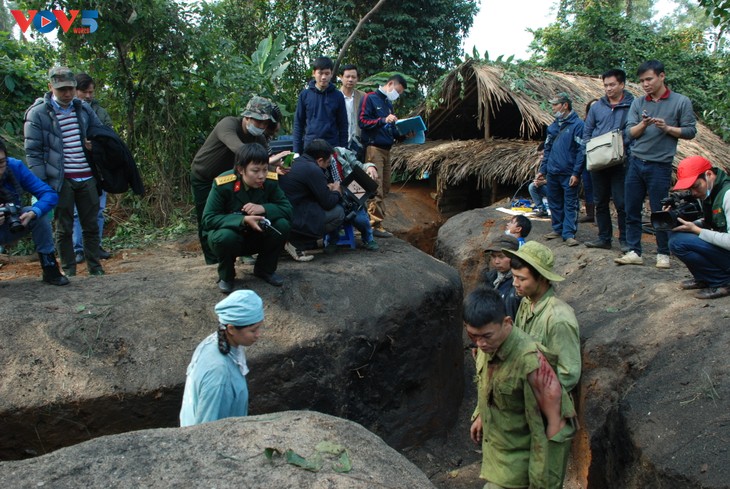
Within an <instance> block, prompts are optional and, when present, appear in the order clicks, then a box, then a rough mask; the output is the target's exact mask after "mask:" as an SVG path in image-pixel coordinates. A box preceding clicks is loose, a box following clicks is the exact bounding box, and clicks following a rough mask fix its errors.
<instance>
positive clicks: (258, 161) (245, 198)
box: [202, 143, 292, 294]
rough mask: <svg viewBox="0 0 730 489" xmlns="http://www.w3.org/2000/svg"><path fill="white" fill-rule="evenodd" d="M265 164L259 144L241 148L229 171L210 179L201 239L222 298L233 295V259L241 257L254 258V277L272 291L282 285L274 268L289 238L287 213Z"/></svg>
mask: <svg viewBox="0 0 730 489" xmlns="http://www.w3.org/2000/svg"><path fill="white" fill-rule="evenodd" d="M268 159H269V155H268V152H267V151H266V149H265V148H264V147H263V146H261V145H260V144H257V143H252V144H244V145H241V147H240V148H239V149H238V151H237V152H236V161H235V169H234V170H229V171H227V172H224V173H222V174H221V175H220V176H218V177H217V178H216V179H215V185H213V188H212V189H211V191H210V195H209V196H208V202H207V204H206V205H205V211H204V212H203V222H202V225H203V237H204V238H205V239H206V240H207V241H208V246H209V249H210V250H211V252H213V253H214V256H215V257H216V259H217V261H218V288H219V289H220V290H221V292H223V293H225V294H229V293H231V292H232V291H233V279H234V278H235V276H236V269H235V262H236V257H239V256H243V255H253V254H256V253H258V257H257V258H256V264H255V265H254V269H253V274H254V275H255V276H257V277H259V278H261V279H262V280H264V281H266V282H268V283H269V284H271V285H274V286H276V287H281V285H283V283H284V280H283V279H282V278H281V277H280V276H279V275H278V274H277V273H276V268H277V266H278V263H279V255H280V254H281V252H282V251H283V250H284V243H285V242H286V240H287V239H288V237H289V229H290V227H291V215H292V208H291V204H290V203H289V201H288V200H287V198H286V196H285V195H284V192H282V191H281V189H280V188H279V185H277V184H276V182H275V181H274V180H269V179H267V178H266V175H267V173H268ZM264 219H267V220H268V221H269V222H270V225H268V226H267V225H266V222H265V221H264ZM262 221H264V223H263V224H262Z"/></svg>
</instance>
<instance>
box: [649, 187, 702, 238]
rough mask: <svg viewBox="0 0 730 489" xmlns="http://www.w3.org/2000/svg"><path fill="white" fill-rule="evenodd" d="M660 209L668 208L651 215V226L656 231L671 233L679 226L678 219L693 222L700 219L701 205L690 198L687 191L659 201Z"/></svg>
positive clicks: (670, 195)
mask: <svg viewBox="0 0 730 489" xmlns="http://www.w3.org/2000/svg"><path fill="white" fill-rule="evenodd" d="M661 205H662V208H664V207H670V209H669V210H668V211H658V212H652V213H651V225H652V226H654V229H656V230H657V231H671V230H672V229H674V228H676V227H677V226H679V221H677V218H678V217H681V218H682V219H684V220H685V221H689V222H693V221H696V220H697V219H702V218H703V217H704V214H703V212H702V204H701V203H700V202H699V201H698V200H697V199H695V198H694V197H692V194H691V193H690V192H689V191H684V192H675V193H671V194H669V196H668V197H665V198H663V199H662V200H661Z"/></svg>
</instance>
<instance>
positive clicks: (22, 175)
mask: <svg viewBox="0 0 730 489" xmlns="http://www.w3.org/2000/svg"><path fill="white" fill-rule="evenodd" d="M23 192H28V193H30V194H32V195H33V196H34V197H35V198H36V199H37V201H36V202H35V203H34V204H33V205H32V206H31V207H21V202H20V199H21V197H22V194H23ZM57 203H58V194H57V193H56V191H55V190H53V189H52V188H51V187H50V186H49V185H47V184H45V183H44V182H43V181H42V180H40V179H39V178H38V177H36V176H35V175H33V173H31V172H30V170H28V168H27V167H26V166H25V165H24V164H23V162H22V161H20V160H16V159H15V158H9V157H8V156H7V149H6V147H5V143H4V142H3V140H2V139H0V245H5V244H9V243H13V242H15V241H17V240H19V239H20V238H22V237H23V236H25V235H26V234H28V233H29V232H30V233H31V234H32V236H33V243H34V244H35V249H36V251H37V252H38V257H39V258H40V261H41V267H42V268H43V281H44V282H46V283H48V284H51V285H66V284H68V279H67V278H66V276H65V275H63V274H61V271H60V270H59V269H58V262H57V261H56V253H55V251H56V250H55V248H54V245H53V231H52V229H51V222H50V221H49V220H48V217H47V214H48V213H49V212H50V211H51V210H52V209H53V208H54V207H56V204H57Z"/></svg>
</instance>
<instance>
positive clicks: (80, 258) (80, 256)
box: [75, 251, 84, 264]
mask: <svg viewBox="0 0 730 489" xmlns="http://www.w3.org/2000/svg"><path fill="white" fill-rule="evenodd" d="M75 260H76V263H77V264H78V263H83V262H84V252H83V251H77V252H76V258H75Z"/></svg>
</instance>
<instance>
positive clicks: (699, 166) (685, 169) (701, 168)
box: [674, 156, 712, 190]
mask: <svg viewBox="0 0 730 489" xmlns="http://www.w3.org/2000/svg"><path fill="white" fill-rule="evenodd" d="M711 169H712V164H711V163H710V160H708V159H707V158H703V157H702V156H690V157H689V158H685V159H683V160H682V161H680V162H679V166H678V167H677V184H676V185H675V186H674V190H685V189H688V188H690V187H691V186H692V185H693V184H694V183H695V180H697V177H698V176H700V175H702V174H703V173H705V172H706V171H708V170H711Z"/></svg>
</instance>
